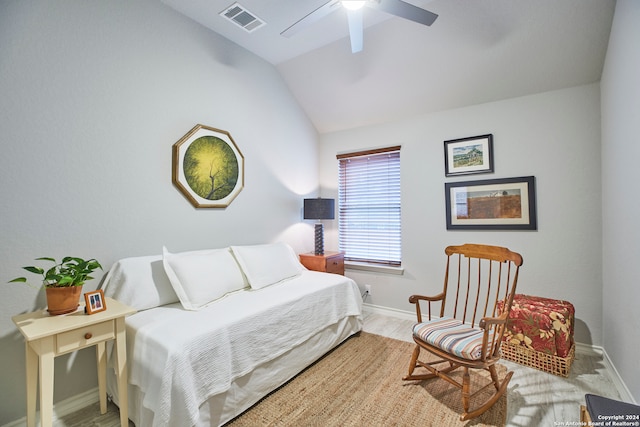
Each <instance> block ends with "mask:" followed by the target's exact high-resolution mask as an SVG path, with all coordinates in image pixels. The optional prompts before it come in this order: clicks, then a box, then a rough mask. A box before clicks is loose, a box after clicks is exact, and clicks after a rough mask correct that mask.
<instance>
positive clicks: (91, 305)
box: [84, 289, 107, 314]
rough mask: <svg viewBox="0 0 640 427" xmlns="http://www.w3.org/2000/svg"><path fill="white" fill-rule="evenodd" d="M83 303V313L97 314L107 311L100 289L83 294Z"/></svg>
mask: <svg viewBox="0 0 640 427" xmlns="http://www.w3.org/2000/svg"><path fill="white" fill-rule="evenodd" d="M84 302H85V309H84V311H85V313H87V314H94V313H99V312H101V311H105V310H106V309H107V304H106V303H105V300H104V292H103V291H102V289H99V290H97V291H92V292H85V294H84Z"/></svg>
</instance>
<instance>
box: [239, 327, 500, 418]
mask: <svg viewBox="0 0 640 427" xmlns="http://www.w3.org/2000/svg"><path fill="white" fill-rule="evenodd" d="M414 346H415V345H414V344H412V343H409V342H404V341H398V340H394V339H391V338H386V337H382V336H379V335H374V334H369V333H365V332H361V333H360V334H358V335H356V336H353V337H351V338H349V339H348V340H347V341H345V342H344V343H343V344H341V345H340V346H339V347H337V348H336V349H334V350H333V351H331V352H330V353H328V354H327V355H325V356H324V357H323V358H321V359H320V360H319V361H317V362H316V363H314V364H313V365H311V366H310V367H308V368H307V369H306V370H304V371H303V372H302V373H300V374H299V375H298V376H296V377H295V378H293V379H292V380H291V381H289V382H288V383H286V384H285V385H283V386H282V387H280V388H279V389H277V390H276V391H274V392H273V393H271V394H269V395H268V396H267V397H265V398H264V399H262V400H261V401H260V402H258V403H257V404H256V405H254V406H253V407H252V408H250V409H249V410H247V411H246V412H245V413H243V414H242V415H240V416H239V417H238V418H236V419H235V420H232V421H231V422H230V423H229V424H228V426H233V427H244V426H247V427H257V426H323V427H324V426H340V427H343V426H354V427H355V426H357V427H362V426H373V427H377V426H385V427H386V426H403V427H404V426H420V427H424V426H504V424H505V420H506V414H507V401H506V396H502V397H501V398H500V400H498V402H496V404H495V405H494V406H493V407H492V408H491V409H490V410H489V411H487V412H485V413H484V414H483V415H482V416H480V417H478V418H475V419H473V420H469V421H465V422H462V421H460V413H461V412H462V399H461V394H460V390H459V389H458V388H456V387H454V386H452V385H451V384H449V383H448V382H446V381H444V380H440V379H432V380H428V381H403V380H402V377H403V376H404V375H406V373H407V369H408V367H409V360H410V358H411V353H412V351H413V349H414ZM424 353H426V352H424V351H423V354H424ZM497 368H498V376H499V377H500V379H502V378H504V376H505V375H506V368H505V367H504V366H501V365H498V366H497ZM485 373H486V374H487V375H483V374H485ZM486 378H488V373H487V372H485V371H482V372H477V371H473V372H472V374H471V379H472V388H471V390H472V392H473V391H474V390H475V389H478V388H480V387H479V385H480V384H486V383H487V380H486ZM458 379H459V378H458ZM488 390H495V388H493V387H490V388H488ZM488 393H489V394H490V393H491V392H490V391H489V392H488ZM478 399H486V395H485V396H483V395H482V394H479V395H478ZM473 403H474V401H473V400H472V406H473Z"/></svg>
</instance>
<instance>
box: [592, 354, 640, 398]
mask: <svg viewBox="0 0 640 427" xmlns="http://www.w3.org/2000/svg"><path fill="white" fill-rule="evenodd" d="M601 348H602V362H603V363H604V366H605V369H606V370H607V372H608V373H609V376H610V377H611V381H613V384H614V385H615V386H616V388H617V389H618V393H620V400H622V401H623V402H627V403H633V404H634V405H637V404H638V402H636V400H635V399H634V398H633V395H632V394H631V391H630V390H629V388H628V387H627V385H626V384H625V382H624V381H623V380H622V377H621V376H620V374H619V373H618V370H617V369H616V366H615V365H614V364H613V362H612V361H611V359H610V358H609V355H608V354H607V351H606V350H605V349H604V348H603V347H601Z"/></svg>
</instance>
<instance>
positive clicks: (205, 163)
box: [172, 124, 244, 208]
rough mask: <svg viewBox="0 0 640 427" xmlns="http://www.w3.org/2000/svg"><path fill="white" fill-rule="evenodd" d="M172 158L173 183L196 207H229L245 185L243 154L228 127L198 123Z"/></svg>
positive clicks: (176, 146)
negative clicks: (217, 127)
mask: <svg viewBox="0 0 640 427" xmlns="http://www.w3.org/2000/svg"><path fill="white" fill-rule="evenodd" d="M172 160H173V171H172V172H173V173H172V180H173V183H174V185H175V186H176V187H177V188H178V190H180V192H181V193H182V194H183V195H184V196H185V197H186V198H187V199H188V200H189V201H190V202H191V204H192V205H193V206H194V207H196V208H226V207H227V206H229V204H230V203H231V202H232V201H233V199H235V197H236V196H237V195H238V193H240V191H241V190H242V188H243V187H244V157H243V155H242V153H241V152H240V149H239V148H238V146H237V145H236V143H235V141H234V140H233V138H232V137H231V134H230V133H229V132H227V131H224V130H220V129H216V128H212V127H209V126H204V125H200V124H199V125H196V126H195V127H194V128H193V129H191V130H190V131H189V132H188V133H187V134H186V135H185V136H183V137H182V138H181V139H180V140H179V141H178V142H176V143H175V144H173V156H172Z"/></svg>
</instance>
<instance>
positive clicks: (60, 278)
mask: <svg viewBox="0 0 640 427" xmlns="http://www.w3.org/2000/svg"><path fill="white" fill-rule="evenodd" d="M36 261H48V262H52V263H53V264H54V265H53V266H52V267H50V268H49V269H47V270H45V269H44V268H42V267H35V266H27V267H22V268H23V269H25V270H27V271H28V272H30V273H33V274H37V275H40V276H42V285H43V286H44V288H45V292H46V294H47V311H49V313H50V314H52V315H58V314H65V313H70V312H72V311H74V310H76V309H77V308H78V301H79V300H80V294H81V293H82V285H83V284H84V282H86V281H87V280H91V279H93V277H91V276H90V274H91V273H92V272H93V271H95V270H97V269H101V270H102V266H101V265H100V263H99V262H98V261H96V260H95V259H89V260H86V261H85V260H84V259H82V258H78V257H69V256H68V257H64V258H62V261H61V262H57V261H56V260H55V258H50V257H42V258H36ZM12 282H22V283H27V284H29V283H28V282H27V278H26V277H16V278H15V279H13V280H11V281H10V282H9V283H12Z"/></svg>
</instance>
